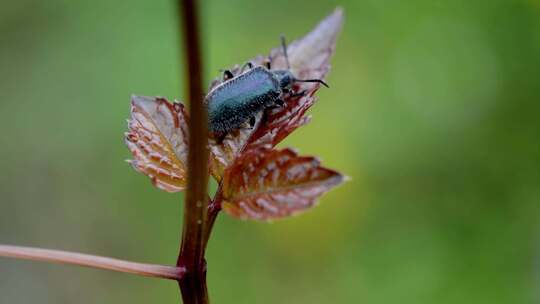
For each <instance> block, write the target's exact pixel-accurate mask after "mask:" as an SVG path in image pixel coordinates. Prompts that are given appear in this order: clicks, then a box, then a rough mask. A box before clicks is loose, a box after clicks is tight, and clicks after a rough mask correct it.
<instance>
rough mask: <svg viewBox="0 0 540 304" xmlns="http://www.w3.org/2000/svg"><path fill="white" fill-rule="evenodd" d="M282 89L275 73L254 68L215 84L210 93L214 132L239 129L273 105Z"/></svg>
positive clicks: (211, 123) (211, 119) (209, 103)
mask: <svg viewBox="0 0 540 304" xmlns="http://www.w3.org/2000/svg"><path fill="white" fill-rule="evenodd" d="M282 93H283V91H282V89H281V88H280V85H279V79H278V78H277V77H276V74H275V73H273V72H271V71H270V70H268V69H266V68H265V67H262V66H257V67H254V68H252V69H250V70H248V71H246V72H244V73H242V74H240V75H238V76H236V77H234V78H232V79H230V80H228V81H225V82H223V83H222V84H220V85H218V86H217V87H215V88H214V89H213V90H212V91H210V93H208V95H207V96H206V100H207V103H208V119H209V121H210V130H211V131H212V132H214V133H227V132H229V131H230V130H233V129H237V128H239V127H240V126H241V125H242V124H243V123H245V122H246V121H248V120H249V119H250V118H251V117H253V115H254V114H256V113H258V112H260V111H261V110H263V109H265V108H268V107H270V106H273V105H275V104H276V101H277V100H278V99H280V96H281V95H282Z"/></svg>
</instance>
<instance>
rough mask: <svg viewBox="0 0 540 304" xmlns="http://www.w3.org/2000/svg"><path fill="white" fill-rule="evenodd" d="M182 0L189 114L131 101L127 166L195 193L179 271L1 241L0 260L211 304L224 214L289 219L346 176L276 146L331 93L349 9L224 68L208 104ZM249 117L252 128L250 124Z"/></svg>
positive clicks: (189, 196) (189, 195)
mask: <svg viewBox="0 0 540 304" xmlns="http://www.w3.org/2000/svg"><path fill="white" fill-rule="evenodd" d="M184 2H185V5H184V6H180V7H181V8H182V10H181V11H182V14H183V15H182V17H183V18H182V19H183V20H184V22H185V24H184V27H183V28H184V29H187V30H186V33H185V34H186V35H184V36H185V38H186V41H185V43H184V45H185V46H187V52H185V53H186V54H187V58H186V62H189V63H190V64H187V65H186V67H187V68H186V75H189V76H191V78H190V79H189V82H188V83H189V90H188V91H189V96H190V100H191V101H190V111H189V113H188V111H187V108H186V107H185V106H184V104H183V103H181V102H169V101H168V100H167V99H165V98H162V97H146V96H137V95H133V96H132V99H131V112H130V119H129V120H128V131H127V132H126V133H125V135H124V136H125V137H124V139H125V143H126V145H127V147H128V149H129V151H130V152H131V156H132V159H130V160H128V162H129V163H130V164H131V166H132V167H133V168H134V169H135V170H136V171H138V172H140V173H142V174H144V175H146V176H147V177H149V178H150V181H151V182H152V184H153V185H154V186H156V187H157V188H159V189H161V190H164V191H166V192H171V193H174V192H180V191H184V190H187V191H186V199H185V201H184V202H183V203H184V208H185V211H184V221H183V225H184V227H183V232H182V242H181V246H180V252H179V254H178V259H177V263H176V265H174V266H163V265H154V264H144V263H134V262H129V261H123V260H118V259H113V258H106V257H99V256H93V255H86V254H79V253H72V252H64V251H58V250H45V249H38V248H29V247H20V246H9V245H0V256H6V257H14V258H22V259H34V260H42V261H49V262H59V263H67V264H75V265H82V266H88V267H94V268H101V269H107V270H114V271H121V272H127V273H132V274H137V275H144V276H151V277H158V278H166V279H171V280H175V281H177V282H178V283H179V286H180V289H181V294H182V299H183V301H184V303H185V304H194V303H197V304H206V303H209V297H208V292H207V288H206V271H207V263H206V260H205V252H206V246H207V244H208V241H209V238H210V236H211V232H212V229H213V226H214V222H215V220H216V218H217V216H218V214H219V213H220V212H221V211H224V213H226V214H228V215H229V216H231V217H233V218H238V219H242V220H257V221H270V220H275V219H283V218H287V217H290V216H292V215H297V214H300V213H302V212H304V211H306V210H309V209H310V208H312V207H313V206H315V205H316V203H317V201H318V199H319V198H320V196H322V195H323V194H324V193H326V192H327V191H329V190H331V189H332V188H334V187H335V186H337V185H339V184H341V183H342V182H343V181H344V180H345V178H346V177H345V176H343V175H342V174H341V173H339V172H338V171H335V170H332V169H329V168H326V167H323V166H322V165H321V163H320V161H319V160H318V159H317V158H315V157H312V156H300V155H298V153H297V152H296V151H295V150H293V149H290V148H284V149H280V148H276V145H278V144H279V143H280V142H281V141H282V140H283V139H285V138H286V137H287V136H288V135H289V134H291V133H292V132H293V131H295V130H296V129H298V128H299V127H301V126H303V125H305V124H307V123H308V122H309V121H310V116H308V115H306V112H307V111H308V110H309V108H310V107H311V106H312V105H313V104H314V103H315V101H316V98H317V97H315V96H314V94H315V93H316V92H317V90H318V89H319V87H320V86H321V85H324V86H326V87H328V85H327V84H326V83H325V82H324V81H323V79H324V78H325V77H326V75H327V73H328V72H329V70H330V58H331V57H332V54H333V53H334V49H335V44H336V39H337V36H338V34H339V32H340V30H341V26H342V23H343V10H342V9H341V8H338V9H336V10H335V11H334V12H333V13H332V14H330V15H329V16H328V17H326V18H325V19H323V20H322V21H321V22H320V23H319V24H318V25H317V26H316V27H315V29H313V30H312V31H311V32H310V33H308V34H307V35H306V36H304V37H303V38H301V39H298V40H296V41H294V42H292V43H291V44H290V45H289V47H287V45H286V43H285V39H284V38H283V36H282V38H281V46H280V47H278V48H275V49H273V50H272V51H271V52H270V54H269V55H268V56H266V59H265V56H257V57H255V58H253V59H252V60H249V61H247V63H246V64H244V65H243V66H242V67H239V66H235V67H234V68H232V69H231V70H226V71H224V73H223V77H221V79H217V80H215V81H214V82H212V83H211V85H210V89H209V93H208V94H207V95H206V98H205V99H204V101H203V100H202V98H201V96H204V93H203V92H202V85H201V81H202V73H201V71H202V63H201V60H200V58H201V55H200V52H199V47H198V45H199V42H198V39H196V38H197V33H198V31H197V30H196V28H197V26H196V24H197V21H196V19H195V17H194V16H197V13H196V6H194V5H193V3H194V2H193V1H189V0H186V1H184ZM191 69H192V70H191ZM193 75H196V76H197V77H194V76H193ZM205 110H208V114H209V115H208V116H206V111H205ZM266 110H268V111H266ZM207 117H208V118H209V119H208V120H209V126H208V127H209V128H208V130H209V131H210V133H211V134H210V135H211V136H210V137H211V138H212V137H213V138H214V139H217V140H209V139H210V138H209V137H208V134H207V133H208V132H207V131H206V130H207V123H206V118H207ZM248 121H249V124H250V125H251V127H250V128H248V127H243V126H244V125H246V123H247V122H248ZM188 152H189V153H188ZM209 175H211V176H212V177H213V178H214V179H215V180H216V181H217V183H218V188H217V190H216V193H215V194H214V196H213V197H212V198H209V197H208V193H207V189H206V186H207V184H208V177H209ZM188 179H189V180H190V183H188Z"/></svg>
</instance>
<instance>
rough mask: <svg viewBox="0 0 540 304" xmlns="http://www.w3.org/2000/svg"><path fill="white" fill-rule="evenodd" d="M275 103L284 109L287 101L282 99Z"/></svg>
mask: <svg viewBox="0 0 540 304" xmlns="http://www.w3.org/2000/svg"><path fill="white" fill-rule="evenodd" d="M275 103H276V104H277V105H278V106H280V107H283V105H284V104H285V101H283V100H282V99H276V101H275Z"/></svg>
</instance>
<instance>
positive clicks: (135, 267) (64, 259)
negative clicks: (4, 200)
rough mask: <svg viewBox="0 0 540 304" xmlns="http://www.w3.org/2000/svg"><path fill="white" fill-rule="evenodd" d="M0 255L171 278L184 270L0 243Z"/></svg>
mask: <svg viewBox="0 0 540 304" xmlns="http://www.w3.org/2000/svg"><path fill="white" fill-rule="evenodd" d="M0 256H3V257H9V258H16V259H25V260H34V261H46V262H52V263H59V264H71V265H79V266H84V267H91V268H98V269H105V270H112V271H118V272H125V273H131V274H136V275H142V276H147V277H156V278H164V279H171V280H180V279H181V278H182V275H183V274H184V272H185V269H184V267H181V266H178V267H174V266H162V265H153V264H144V263H135V262H129V261H123V260H119V259H113V258H108V257H102V256H95V255H89V254H82V253H75V252H67V251H61V250H49V249H41V248H31V247H22V246H10V245H0Z"/></svg>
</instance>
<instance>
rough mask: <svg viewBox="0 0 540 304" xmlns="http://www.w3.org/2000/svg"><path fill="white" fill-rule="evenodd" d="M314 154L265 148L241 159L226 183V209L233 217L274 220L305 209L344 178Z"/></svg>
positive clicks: (226, 179) (227, 172)
mask: <svg viewBox="0 0 540 304" xmlns="http://www.w3.org/2000/svg"><path fill="white" fill-rule="evenodd" d="M343 179H344V178H343V176H342V175H341V174H339V173H338V172H336V171H333V170H330V169H327V168H324V167H322V166H320V163H319V161H318V160H317V159H316V158H314V157H300V156H298V155H297V154H296V152H294V151H292V150H291V149H284V150H274V149H262V150H259V151H252V153H248V154H246V155H244V156H242V157H241V158H240V159H238V160H237V161H236V162H235V164H234V165H233V166H232V167H231V168H229V169H228V170H227V171H226V173H225V177H224V184H223V199H224V201H223V210H225V212H227V213H228V214H230V215H231V216H233V217H237V218H242V219H253V220H271V219H278V218H283V217H287V216H290V215H293V214H297V213H299V212H301V211H305V210H307V209H309V208H311V207H312V206H314V205H315V203H316V202H317V198H318V197H319V196H321V195H322V194H323V193H325V192H327V191H328V190H330V189H331V188H333V187H334V186H336V185H338V184H340V183H341V182H342V181H343Z"/></svg>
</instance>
